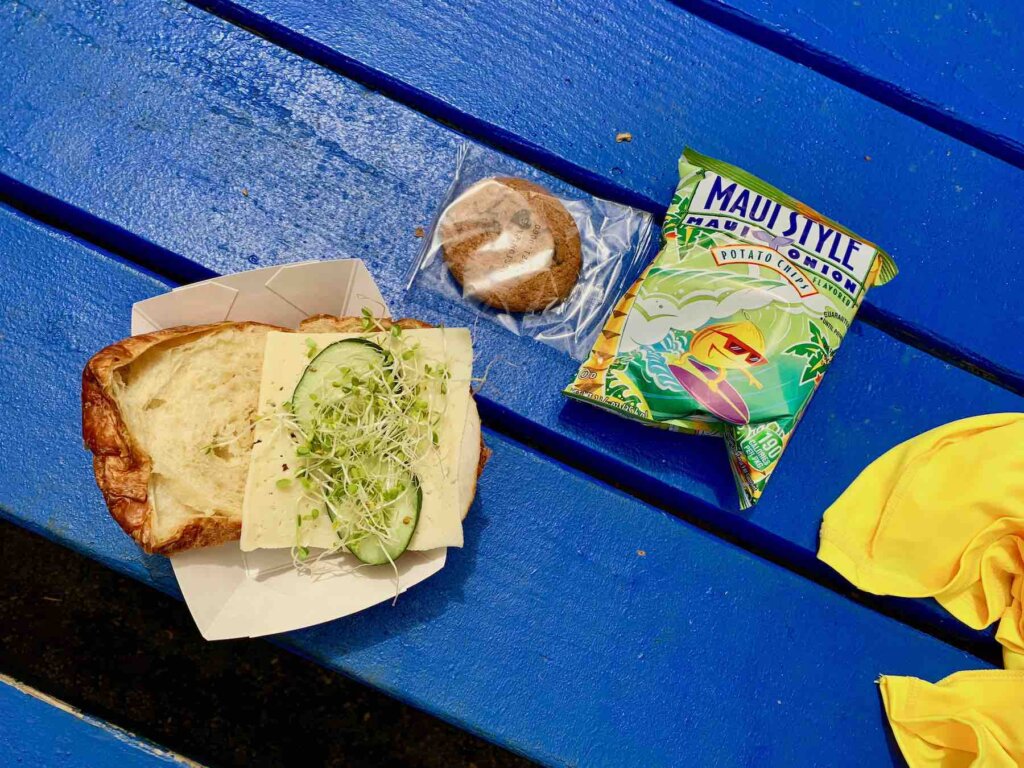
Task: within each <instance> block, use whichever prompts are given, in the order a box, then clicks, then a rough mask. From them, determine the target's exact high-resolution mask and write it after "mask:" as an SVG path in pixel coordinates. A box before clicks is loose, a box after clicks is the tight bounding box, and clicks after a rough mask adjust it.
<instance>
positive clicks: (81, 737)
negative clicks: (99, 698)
mask: <svg viewBox="0 0 1024 768" xmlns="http://www.w3.org/2000/svg"><path fill="white" fill-rule="evenodd" d="M0 756H3V764H4V765H5V766H16V765H24V766H38V767H39V768H46V766H61V768H128V767H129V766H154V768H155V766H177V768H190V767H191V768H199V766H198V764H197V763H194V762H192V761H189V760H185V759H184V758H182V757H180V756H178V755H174V754H172V753H170V752H166V751H164V750H162V749H160V748H159V747H156V746H154V745H153V744H150V743H149V742H147V741H144V740H143V739H139V738H138V737H136V736H133V735H132V734H130V733H128V732H127V731H124V730H121V729H120V728H116V727H114V726H112V725H110V724H109V723H106V722H104V721H103V720H98V719H96V718H91V717H88V716H85V715H83V714H82V713H80V712H78V711H77V710H74V709H72V708H71V707H68V706H67V705H66V704H64V703H63V702H59V701H56V700H55V699H51V698H49V697H47V696H43V695H42V694H40V693H39V692H38V691H35V690H33V689H31V688H28V687H26V686H22V685H19V684H17V683H16V682H15V681H13V680H11V679H10V678H7V677H4V676H2V675H0Z"/></svg>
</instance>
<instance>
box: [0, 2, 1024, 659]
mask: <svg viewBox="0 0 1024 768" xmlns="http://www.w3.org/2000/svg"><path fill="white" fill-rule="evenodd" d="M2 13H3V11H2V10H0V18H2ZM129 17H130V19H129ZM71 21H73V22H74V27H75V29H76V30H78V34H79V35H86V36H87V37H88V38H89V39H90V40H92V41H93V44H92V45H90V46H84V47H79V46H76V45H58V44H57V43H58V38H57V37H56V36H57V35H58V34H63V33H62V32H61V30H63V29H64V28H63V27H60V26H59V25H56V24H55V23H53V22H52V21H51V22H47V23H32V24H28V23H26V24H24V25H23V27H18V28H15V29H12V28H11V27H9V26H8V27H4V26H3V25H0V32H2V31H3V30H4V29H6V31H7V32H8V33H10V37H9V40H10V41H11V42H12V43H19V44H23V45H25V46H27V48H28V49H30V50H35V49H37V48H36V47H37V46H38V50H42V49H43V48H45V49H46V50H48V51H50V54H49V55H48V56H47V57H40V58H39V60H38V61H37V63H35V64H33V66H32V69H31V71H29V70H25V71H24V72H23V74H24V78H23V79H24V81H25V84H24V87H23V89H22V91H21V93H22V94H28V93H30V92H31V93H32V94H34V95H33V96H32V97H31V99H29V97H28V96H25V99H28V101H29V102H30V103H31V105H33V108H32V109H29V108H28V106H27V105H26V103H25V102H17V104H19V105H20V106H18V108H17V109H16V110H15V113H16V114H15V117H14V119H13V121H12V122H15V123H17V124H18V125H20V126H21V128H22V130H24V131H25V132H26V135H31V136H32V137H33V141H34V143H35V145H36V147H37V150H36V151H33V152H32V153H30V155H27V156H25V157H16V158H14V157H12V158H9V159H10V163H11V164H12V165H14V166H16V167H17V169H18V173H19V174H24V175H26V176H28V177H31V178H33V179H35V180H38V181H42V182H45V184H44V186H46V187H48V188H53V187H54V186H55V185H56V187H57V188H58V190H59V191H60V192H61V193H62V194H66V195H68V197H69V199H71V200H72V201H74V202H76V204H78V205H79V206H80V210H79V211H77V212H75V211H71V212H70V213H68V215H69V217H70V218H71V219H72V220H73V221H74V223H81V221H85V222H86V223H87V224H90V225H92V226H94V231H96V232H100V233H102V232H104V231H107V230H112V231H114V232H115V235H116V236H114V237H113V240H115V241H117V242H118V244H120V245H122V246H124V247H125V248H126V249H127V251H128V252H129V253H131V254H132V255H133V256H136V255H143V256H145V257H147V258H149V257H153V258H156V259H157V260H158V261H160V262H161V263H163V260H164V259H165V258H166V257H167V251H166V250H164V251H160V250H159V249H158V248H156V246H154V244H156V245H158V246H160V247H162V248H165V249H166V248H170V249H173V250H175V251H177V252H179V253H180V254H181V255H182V256H184V257H188V258H190V259H192V260H193V262H194V263H198V264H200V265H202V266H203V267H204V268H209V269H212V270H217V271H235V270H239V269H245V268H248V267H250V266H252V265H253V264H257V265H266V264H276V263H286V262H289V261H295V260H299V259H305V258H310V257H327V256H338V255H350V256H355V257H361V258H364V259H365V260H366V261H367V263H368V264H369V266H370V268H371V269H372V271H373V273H374V275H375V276H376V277H377V279H378V281H379V282H380V283H381V287H382V289H383V290H384V293H385V296H386V297H387V299H388V301H389V303H390V304H391V306H392V309H393V311H395V312H396V313H401V314H409V315H417V316H422V317H423V318H424V319H426V320H431V321H435V322H436V321H447V322H449V323H451V322H471V318H467V317H466V316H465V315H460V314H459V313H458V312H457V311H456V308H454V307H453V306H451V305H447V304H444V303H441V302H437V301H431V300H425V299H423V300H421V299H418V298H416V299H414V298H410V297H408V296H406V295H405V294H404V292H403V291H402V289H401V285H402V284H403V277H404V274H405V270H406V268H407V266H408V264H409V263H410V261H411V260H412V259H413V258H414V256H415V253H416V251H417V249H418V248H419V246H420V241H419V240H417V239H416V238H415V237H413V236H412V231H413V229H414V227H415V226H416V225H417V224H424V223H426V222H427V221H428V219H429V215H430V211H431V209H432V206H433V205H434V204H435V202H436V200H437V199H438V197H439V196H440V194H441V192H442V190H443V189H444V187H445V184H446V182H447V174H448V173H449V170H450V167H451V164H452V162H453V157H454V151H455V146H456V140H457V138H456V137H455V135H454V134H452V133H451V132H449V131H447V130H445V129H443V128H440V127H439V126H437V125H435V124H433V123H431V122H430V121H428V120H425V119H423V118H422V117H420V116H418V115H416V114H415V113H413V112H411V111H410V110H407V109H405V108H403V107H401V106H398V105H395V104H394V103H392V102H390V101H388V100H387V99H385V98H382V97H380V96H378V95H375V94H372V93H368V92H367V91H365V90H364V89H362V88H361V87H359V86H356V85H353V84H352V83H351V82H349V81H347V80H345V79H344V78H342V77H339V76H337V75H334V74H332V73H330V72H328V71H325V70H323V69H321V68H319V67H316V66H313V65H311V64H309V63H308V62H306V61H303V60H302V59H300V58H298V57H296V56H293V55H290V54H288V53H286V52H283V51H281V50H280V49H278V48H275V47H274V46H273V45H270V44H268V43H266V42H264V41H261V40H258V39H255V38H253V37H252V36H250V35H248V34H246V33H244V32H242V31H240V30H237V29H235V28H233V27H232V26H230V25H228V24H226V23H224V22H222V21H220V20H218V19H215V18H212V17H210V16H208V15H206V14H203V13H201V12H199V11H197V10H195V9H192V8H190V7H188V6H183V5H160V4H155V3H144V4H137V5H135V6H133V7H131V8H130V9H124V8H119V7H106V6H105V7H104V9H103V10H102V11H101V12H99V11H98V12H97V13H95V14H92V15H89V14H86V13H85V12H84V11H83V12H82V13H81V15H77V16H73V17H71ZM69 23H70V22H69ZM167 41H173V42H171V43H169V42H167ZM29 43H31V44H29ZM164 49H166V50H173V51H183V52H186V53H184V54H182V55H172V54H170V53H168V54H166V55H162V56H161V57H158V58H156V59H154V56H153V54H152V51H153V50H164ZM3 55H4V53H3V51H2V49H0V57H2V56H3ZM2 87H3V86H2V85H0V88H2ZM44 93H45V94H46V98H45V99H44V98H43V94H44ZM83 94H84V95H85V96H87V97H88V98H86V99H85V103H86V108H85V109H81V108H79V107H78V106H73V105H76V104H80V103H81V102H82V99H83ZM3 130H4V127H3V126H0V131H3ZM67 146H73V147H75V148H76V149H75V152H74V153H73V154H74V156H75V161H74V162H66V163H62V164H61V165H59V166H48V165H47V163H49V160H50V158H51V157H52V156H53V154H54V153H57V154H62V153H64V154H65V156H67V153H66V152H65V149H64V148H65V147H67ZM505 162H508V163H509V165H508V166H507V168H508V169H510V172H523V173H526V172H530V171H529V170H528V169H526V168H524V167H523V166H522V165H520V164H517V163H514V162H512V161H505ZM47 168H50V169H52V171H53V172H54V173H56V172H57V171H59V172H60V173H61V174H66V175H64V176H61V177H60V178H59V179H56V178H51V176H50V175H49V174H50V171H49V170H47V171H46V173H43V171H42V170H41V169H47ZM51 182H52V183H51ZM545 183H548V184H550V185H551V186H554V187H556V188H562V189H565V188H566V187H565V186H564V185H563V184H561V183H560V182H556V181H555V180H552V179H545ZM243 188H244V189H245V190H246V191H247V192H248V193H249V194H248V196H244V195H242V190H243ZM41 205H43V204H42V203H41ZM48 205H50V207H51V208H54V209H59V210H61V211H65V212H66V207H63V206H61V205H60V204H59V203H53V204H48ZM97 217H99V218H97ZM100 219H104V220H107V221H113V222H115V223H116V225H117V227H118V228H113V227H111V226H110V225H109V224H105V223H104V222H103V221H101V220H100ZM125 232H133V233H136V235H135V236H134V239H133V238H132V237H128V236H127V235H124V233H125ZM138 237H142V238H147V239H148V240H147V241H143V240H139V239H138ZM119 238H120V239H119ZM174 259H175V263H174V265H173V267H174V268H175V269H180V268H182V264H183V263H187V262H184V260H183V259H182V258H181V257H174ZM475 334H476V345H477V350H478V354H477V360H478V373H482V372H483V369H484V367H485V366H487V365H488V364H489V363H491V362H492V361H497V362H495V363H494V365H493V366H492V367H491V369H490V376H489V380H488V386H487V388H486V389H485V390H484V393H483V398H482V408H483V410H484V413H485V415H486V416H487V417H488V418H489V419H490V420H491V421H492V422H495V423H498V422H500V423H501V424H502V425H503V429H505V430H507V431H510V432H513V433H514V434H515V435H516V436H517V437H518V438H520V439H522V440H524V441H526V442H531V443H533V444H536V445H538V446H540V447H542V448H543V450H545V451H551V452H553V453H555V455H557V456H558V457H560V458H562V459H563V460H566V461H569V462H571V463H573V464H574V465H576V466H579V467H582V468H584V469H586V471H588V472H592V473H596V474H598V475H600V476H602V477H604V478H607V479H609V480H612V481H613V482H616V483H618V484H619V485H621V486H622V487H625V488H628V489H629V490H630V491H632V492H633V493H635V494H638V495H641V496H643V497H644V498H646V499H648V500H650V501H652V502H654V503H656V504H657V505H659V506H661V507H663V508H666V509H669V510H672V511H673V512H675V513H677V514H679V515H682V516H686V517H689V518H691V519H699V520H700V521H702V523H703V524H705V525H709V526H711V527H713V528H714V529H716V530H718V531H720V532H724V533H726V534H728V535H729V536H730V537H733V538H736V539H738V540H740V541H742V542H743V543H744V544H745V545H746V546H748V547H751V548H753V549H756V550H758V551H761V552H764V553H765V554H767V555H769V556H771V557H773V558H774V559H777V560H780V561H784V562H786V563H787V564H788V565H790V566H791V567H795V568H798V569H800V570H802V571H803V572H806V573H808V574H810V575H812V576H813V577H814V578H817V579H833V581H832V583H833V584H835V583H836V580H835V579H836V577H834V576H832V574H831V572H830V571H829V570H828V569H827V568H825V567H824V566H821V565H820V564H819V563H818V562H817V561H816V559H815V557H814V553H815V550H816V547H817V531H818V525H819V522H820V518H821V514H822V512H823V510H824V509H825V508H826V507H827V506H828V505H829V504H830V503H831V501H832V500H834V499H835V497H836V496H837V495H838V494H839V493H840V492H841V491H842V489H843V488H844V487H845V485H846V484H847V483H848V482H849V481H851V480H852V479H853V477H855V476H856V474H857V472H858V471H859V470H860V469H861V468H862V467H864V466H865V465H866V464H868V463H869V462H870V461H871V460H872V459H873V458H874V457H876V456H877V455H879V454H881V453H882V452H884V451H885V450H886V449H888V448H889V447H891V446H892V445H893V444H895V443H896V442H899V441H900V440H903V439H905V438H907V437H910V436H912V435H914V434H916V433H919V432H922V431H925V430H926V429H930V428H932V427H934V426H937V425H938V424H941V423H943V422H945V421H950V420H953V419H956V418H961V417H964V416H968V415H974V414H977V413H979V412H986V411H998V410H1020V409H1021V407H1022V402H1021V399H1020V398H1019V397H1017V396H1014V395H1011V394H1010V393H1008V392H1007V391H1005V390H1003V389H1000V388H998V387H995V386H992V385H990V384H988V383H986V382H984V381H982V380H980V379H979V378H977V377H975V376H971V375H968V374H966V373H964V372H962V371H960V370H956V369H953V368H951V367H950V366H949V365H947V364H945V363H943V362H941V361H939V360H936V359H935V358H932V357H929V356H928V355H926V354H923V353H921V352H919V351H917V350H915V349H912V348H910V347H907V346H905V345H903V344H899V343H897V342H895V341H894V340H893V339H891V338H890V337H888V336H886V335H885V334H882V333H880V332H879V331H877V330H875V329H873V328H870V327H867V326H865V325H863V324H856V325H855V326H854V330H853V331H852V332H851V334H850V337H849V339H848V341H847V343H846V345H845V346H844V348H843V352H842V354H840V355H839V356H838V358H837V360H836V363H835V365H834V366H833V369H832V371H831V372H830V373H829V375H828V376H827V377H826V379H825V383H824V385H823V387H822V390H821V391H820V392H819V393H818V395H817V396H816V398H815V401H814V404H813V405H812V406H811V409H810V411H809V413H808V415H807V418H806V419H805V422H804V424H803V425H802V426H801V427H800V430H799V431H798V436H797V438H796V439H795V440H794V441H793V443H792V444H791V446H790V448H789V449H788V454H787V457H786V458H784V459H783V462H782V465H781V468H780V470H779V471H778V472H777V473H776V476H775V477H774V478H773V480H772V484H771V486H770V487H769V491H768V493H767V494H766V496H765V499H764V501H763V502H762V503H761V505H760V506H758V507H757V508H756V509H755V510H753V511H752V512H749V513H747V514H746V515H745V516H739V515H737V514H735V510H736V508H737V505H736V500H735V490H734V488H733V484H732V480H731V478H730V477H729V474H728V469H727V466H726V460H725V454H724V448H723V447H722V445H721V444H720V443H718V442H715V441H710V440H705V439H697V438H686V437H680V436H678V435H671V434H664V433H659V432H656V431H654V430H650V429H645V428H643V427H640V426H637V425H634V424H630V423H627V422H625V421H623V420H621V419H618V418H616V417H614V416H611V415H609V414H605V413H601V412H599V411H597V410H596V409H593V408H589V407H587V406H583V405H579V404H566V403H565V402H564V400H563V398H562V397H561V395H560V394H559V389H560V383H561V382H565V381H568V380H569V379H570V378H571V376H572V374H573V373H574V371H575V365H574V363H573V362H572V361H570V360H568V359H567V358H566V357H564V356H562V355H560V354H557V353H555V352H554V351H552V350H550V349H548V348H547V347H544V346H542V345H538V344H533V343H530V342H526V341H524V340H520V339H517V338H515V337H512V336H510V335H509V334H507V333H506V332H504V331H502V330H500V329H498V328H496V327H494V326H492V325H490V324H488V323H482V324H480V325H478V326H477V327H476V330H475ZM892 610H899V611H900V612H901V615H904V616H906V617H907V618H908V619H909V620H913V621H915V622H917V621H920V622H926V623H927V624H928V625H929V626H933V627H937V628H938V629H939V631H942V632H946V633H949V634H950V635H955V636H956V637H957V638H958V639H959V641H960V642H963V643H968V644H971V647H973V648H976V649H977V650H978V652H981V653H984V652H986V651H985V650H984V649H985V647H989V648H991V641H990V640H988V639H987V638H984V637H982V638H979V637H978V635H977V633H974V632H973V631H971V630H969V629H966V628H965V627H963V626H961V625H959V624H958V623H957V622H955V621H954V620H952V619H950V618H949V617H948V616H947V615H946V614H945V612H943V611H942V610H941V609H939V608H938V607H936V606H934V605H933V604H931V603H918V604H913V605H911V604H904V603H900V604H899V607H898V608H896V607H892Z"/></svg>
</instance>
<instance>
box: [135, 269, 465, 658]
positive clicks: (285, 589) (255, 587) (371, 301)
mask: <svg viewBox="0 0 1024 768" xmlns="http://www.w3.org/2000/svg"><path fill="white" fill-rule="evenodd" d="M364 307H367V308H369V309H370V310H371V311H372V312H373V314H374V315H377V316H381V315H383V316H385V317H387V316H388V312H387V307H386V306H385V304H384V300H383V298H382V297H381V295H380V291H379V290H378V289H377V286H376V284H375V283H374V282H373V278H372V277H371V276H370V273H369V271H368V270H367V269H366V266H365V265H364V264H363V262H361V261H359V260H358V259H338V260H334V261H308V262H302V263H299V264H289V265H287V266H284V267H268V268H266V269H255V270H252V271H251V272H239V273H238V274H234V275H225V276H224V277H216V278H214V279H212V280H206V281H204V282H201V283H194V284H192V285H186V286H182V287H180V288H176V289H174V290H173V291H171V292H169V293H165V294H163V295H161V296H155V297H153V298H152V299H147V300H146V301H140V302H138V303H137V304H135V305H134V306H133V307H132V334H133V335H137V334H140V333H149V332H151V331H157V330H161V329H163V328H170V327H172V326H175V325H201V324H203V323H215V322H219V321H221V320H238V321H241V320H255V321H259V322H264V323H271V324H274V325H280V326H284V327H287V328H295V327H297V326H298V324H299V322H300V321H301V320H303V319H304V318H306V317H308V316H309V315H315V314H319V313H324V314H330V315H358V314H360V313H361V311H362V310H363V308H364ZM446 554H447V550H446V549H443V548H442V549H435V550H431V551H428V552H406V553H405V554H404V555H403V556H402V557H401V559H400V560H399V561H398V563H397V565H398V572H399V584H400V585H401V589H402V591H405V590H406V589H408V588H409V587H411V586H413V585H414V584H418V583H419V582H421V581H423V580H424V579H426V578H427V577H429V576H432V575H433V574H435V573H437V572H438V571H440V570H441V568H442V567H444V562H445V556H446ZM282 558H283V559H282ZM290 559H291V558H290V555H288V553H286V552H284V551H283V550H282V551H276V550H267V551H258V552H254V553H249V561H248V565H249V570H248V572H247V570H246V561H245V560H244V559H243V556H242V551H241V549H239V547H238V542H229V543H227V544H223V545H221V546H219V547H208V548H206V549H197V550H192V551H190V552H183V553H181V554H179V555H174V556H173V557H172V558H171V566H172V567H173V569H174V575H175V577H176V578H177V579H178V585H179V586H180V587H181V592H182V594H183V595H184V596H185V602H186V603H187V604H188V609H189V611H191V612H192V618H193V619H195V622H196V625H197V626H198V627H199V631H200V632H201V633H202V635H203V637H205V638H206V639H207V640H226V639H229V638H236V637H259V636H261V635H270V634H275V633H278V632H289V631H291V630H295V629H301V628H303V627H309V626H312V625H314V624H320V623H322V622H325V621H331V620H332V619H338V618H341V617H342V616H348V615H349V614H352V613H356V612H357V611H361V610H364V609H365V608H369V607H370V606H372V605H376V604H377V603H380V602H383V601H384V600H389V599H392V598H393V597H394V595H395V573H394V571H393V570H391V569H390V568H361V569H359V570H356V569H355V567H356V565H358V563H357V562H356V561H355V558H352V557H350V556H343V557H342V558H341V559H342V560H343V561H344V562H346V563H350V564H351V566H352V567H351V568H343V569H337V570H336V572H333V573H332V574H331V575H330V576H325V577H315V578H314V577H310V576H309V575H304V574H301V573H299V572H298V571H296V570H295V569H293V568H280V567H278V566H280V565H281V564H282V563H283V562H284V561H285V560H288V561H290Z"/></svg>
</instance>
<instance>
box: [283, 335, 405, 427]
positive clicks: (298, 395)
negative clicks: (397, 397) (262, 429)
mask: <svg viewBox="0 0 1024 768" xmlns="http://www.w3.org/2000/svg"><path fill="white" fill-rule="evenodd" d="M386 364H387V355H386V353H385V352H384V350H383V349H381V347H380V346H378V345H377V344H374V343H373V342H372V341H367V340H366V339H343V340H342V341H336V342H334V343H333V344H329V345H327V346H326V347H324V349H323V350H321V351H320V354H318V355H317V356H316V357H314V358H313V359H312V360H310V362H309V365H307V366H306V370H305V371H303V373H302V376H301V377H300V378H299V383H298V384H296V385H295V391H294V392H292V412H293V413H294V414H295V417H296V418H297V419H298V420H299V424H301V425H302V427H303V428H304V429H305V428H307V427H308V425H309V423H310V421H311V420H312V418H313V416H314V413H315V410H316V402H315V401H314V399H313V398H314V397H317V398H319V397H321V396H323V395H324V393H328V392H330V391H331V384H332V382H334V381H335V380H337V379H338V376H339V372H340V371H341V369H343V368H347V369H349V370H350V371H351V372H352V375H354V376H364V375H366V374H368V373H369V372H370V371H372V370H373V369H375V368H380V367H382V366H384V365H386Z"/></svg>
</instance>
